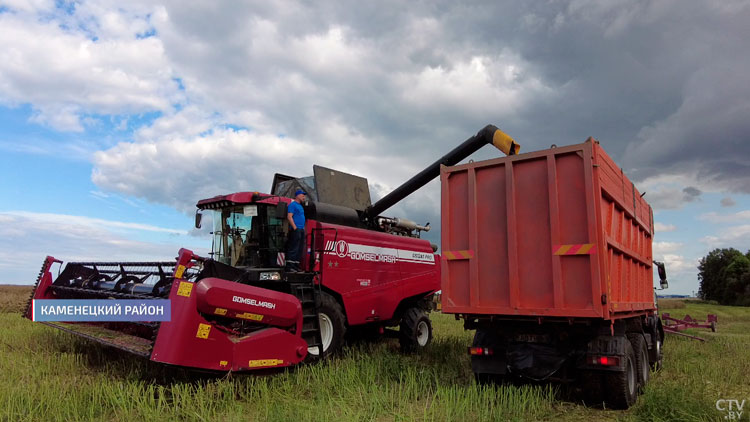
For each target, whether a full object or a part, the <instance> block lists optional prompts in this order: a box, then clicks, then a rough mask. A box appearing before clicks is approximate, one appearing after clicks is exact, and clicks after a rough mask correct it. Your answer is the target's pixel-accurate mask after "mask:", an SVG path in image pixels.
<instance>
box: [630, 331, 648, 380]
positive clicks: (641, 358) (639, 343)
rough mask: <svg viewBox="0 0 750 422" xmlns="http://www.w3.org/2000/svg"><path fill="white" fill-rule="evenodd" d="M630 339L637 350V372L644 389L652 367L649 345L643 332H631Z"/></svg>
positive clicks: (634, 349) (635, 350)
mask: <svg viewBox="0 0 750 422" xmlns="http://www.w3.org/2000/svg"><path fill="white" fill-rule="evenodd" d="M628 340H630V344H631V345H632V347H633V351H634V352H635V366H636V373H637V374H638V385H639V386H640V390H641V391H643V389H644V388H646V384H648V379H649V375H650V374H651V369H650V367H649V364H648V346H647V345H646V339H645V338H643V334H640V333H631V334H628Z"/></svg>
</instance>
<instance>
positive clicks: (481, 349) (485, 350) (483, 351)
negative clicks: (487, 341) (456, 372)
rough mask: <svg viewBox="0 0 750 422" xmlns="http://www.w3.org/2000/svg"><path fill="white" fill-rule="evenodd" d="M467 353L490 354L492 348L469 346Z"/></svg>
mask: <svg viewBox="0 0 750 422" xmlns="http://www.w3.org/2000/svg"><path fill="white" fill-rule="evenodd" d="M469 354H470V355H477V356H478V355H481V356H490V355H492V354H493V350H492V349H491V348H489V347H469Z"/></svg>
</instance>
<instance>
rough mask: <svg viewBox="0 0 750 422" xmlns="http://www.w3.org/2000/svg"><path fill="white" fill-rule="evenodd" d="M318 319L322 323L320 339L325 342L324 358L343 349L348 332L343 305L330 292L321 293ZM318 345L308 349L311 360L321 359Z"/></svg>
mask: <svg viewBox="0 0 750 422" xmlns="http://www.w3.org/2000/svg"><path fill="white" fill-rule="evenodd" d="M318 321H319V324H320V339H321V341H322V343H323V356H322V357H323V358H326V357H328V356H331V355H332V354H334V353H336V352H338V351H339V349H341V346H342V345H343V344H344V334H346V324H345V319H344V313H343V311H342V310H341V305H339V303H338V302H337V301H336V299H334V298H333V296H331V295H329V294H328V293H325V292H323V293H322V294H321V295H320V306H319V307H318ZM319 353H320V352H319V350H318V347H310V348H308V349H307V356H308V358H309V359H311V360H317V359H320V358H321V356H318V355H319Z"/></svg>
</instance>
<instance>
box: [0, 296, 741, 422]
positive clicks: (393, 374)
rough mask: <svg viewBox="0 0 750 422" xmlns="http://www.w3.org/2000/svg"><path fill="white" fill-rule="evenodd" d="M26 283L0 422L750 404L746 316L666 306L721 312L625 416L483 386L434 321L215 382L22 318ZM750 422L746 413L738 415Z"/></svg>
mask: <svg viewBox="0 0 750 422" xmlns="http://www.w3.org/2000/svg"><path fill="white" fill-rule="evenodd" d="M30 291H31V288H30V287H29V286H0V355H2V359H0V373H2V376H1V377H0V419H2V420H4V421H6V420H7V421H37V420H51V421H56V420H59V421H83V420H114V421H132V420H206V421H208V420H229V421H233V420H237V421H239V420H258V421H263V420H281V421H286V420H294V421H306V420H318V421H321V420H322V421H326V420H330V421H334V420H383V421H386V420H435V421H442V420H478V421H482V420H626V421H627V420H644V419H645V420H663V421H667V420H680V421H683V420H687V421H691V420H692V421H704V420H724V416H725V413H722V412H720V411H718V410H717V409H716V401H717V400H720V399H739V400H742V399H746V400H748V401H750V373H748V371H747V369H746V366H745V363H746V362H748V361H750V308H742V307H727V306H719V305H713V304H706V303H699V302H696V301H681V300H680V301H675V300H670V301H663V302H662V303H661V305H662V310H668V311H669V312H670V313H671V314H672V315H673V316H677V317H680V316H683V315H685V314H686V313H688V314H690V315H692V316H694V317H695V316H697V317H701V316H704V315H706V314H707V313H714V314H717V315H718V317H719V326H718V331H717V332H716V333H711V332H705V331H698V330H692V331H688V332H689V333H690V332H692V333H694V334H699V335H700V336H702V337H704V338H707V339H708V341H707V342H705V343H699V342H696V341H693V340H688V339H683V338H678V337H674V336H669V337H667V340H666V342H665V358H664V368H663V369H662V370H661V371H659V372H658V373H655V374H652V381H651V383H649V385H648V386H647V388H646V391H645V392H644V394H643V395H642V396H641V397H640V398H639V400H638V402H637V403H636V405H635V406H634V407H633V408H631V409H630V410H629V411H625V412H622V411H611V410H606V409H597V408H587V407H585V406H583V405H582V404H581V403H578V402H576V401H575V399H573V398H569V395H568V394H566V392H565V391H561V389H560V388H559V387H557V386H554V385H520V386H515V385H503V386H498V387H483V386H479V385H477V384H476V383H475V382H474V379H473V374H472V373H471V368H470V365H469V357H468V355H467V352H466V350H467V346H468V345H469V344H470V343H471V339H472V336H473V332H470V331H464V330H463V327H462V324H461V323H460V322H458V321H455V320H454V319H453V318H452V317H451V316H448V315H441V314H439V313H433V314H432V319H433V324H434V333H435V340H434V342H433V343H432V344H431V345H430V346H429V347H428V348H427V350H425V351H424V352H423V353H421V354H416V355H403V354H401V353H400V352H399V350H398V341H397V340H396V339H393V340H387V341H384V342H374V343H368V342H361V341H360V342H357V341H352V342H350V343H349V345H348V346H347V347H345V349H344V351H343V353H341V354H340V355H339V356H337V357H335V358H333V359H330V360H328V361H326V362H322V363H319V364H313V365H303V366H300V367H297V368H295V369H294V370H289V371H280V372H270V373H267V374H264V375H261V376H258V375H240V376H238V375H228V376H213V375H205V374H196V373H193V372H188V371H183V370H179V369H175V368H166V367H162V366H159V365H155V364H152V363H150V362H148V361H146V360H145V359H140V358H137V357H132V356H130V355H128V354H125V353H121V352H119V351H117V350H113V349H111V348H107V347H103V346H100V345H98V344H95V343H92V342H88V341H86V340H83V339H79V338H75V337H73V336H71V335H68V334H66V333H64V332H61V331H59V330H55V329H52V328H50V327H47V326H45V325H43V324H39V323H34V322H31V321H28V320H26V319H23V318H22V317H21V316H20V314H21V311H22V309H23V307H24V306H25V304H26V300H27V298H28V295H29V294H30ZM743 417H746V415H743Z"/></svg>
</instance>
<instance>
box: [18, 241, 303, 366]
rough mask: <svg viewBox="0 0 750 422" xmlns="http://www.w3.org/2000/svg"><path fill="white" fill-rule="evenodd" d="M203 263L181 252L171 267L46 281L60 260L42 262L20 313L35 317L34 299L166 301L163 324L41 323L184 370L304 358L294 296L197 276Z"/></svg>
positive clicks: (92, 266) (89, 269)
mask: <svg viewBox="0 0 750 422" xmlns="http://www.w3.org/2000/svg"><path fill="white" fill-rule="evenodd" d="M206 262H209V261H207V260H205V259H204V258H201V257H199V256H196V255H194V254H193V253H192V252H191V251H189V250H187V249H181V250H180V253H179V256H178V258H177V260H176V261H174V262H130V263H115V262H100V263H68V264H67V265H66V266H65V268H64V269H63V270H62V272H61V273H60V275H59V276H58V277H57V278H55V279H54V281H53V275H52V271H51V270H52V266H53V265H54V264H56V263H59V264H61V265H62V262H61V261H59V260H56V259H55V258H53V257H47V259H46V260H45V261H44V264H43V266H42V269H41V271H40V274H39V278H38V280H37V286H36V287H35V289H34V292H33V294H32V297H31V299H30V300H29V305H28V307H27V310H26V314H25V316H26V317H27V318H29V319H36V318H35V316H34V315H33V313H34V301H35V300H39V299H58V300H63V299H126V300H127V299H130V300H138V301H142V302H139V303H140V305H141V306H144V307H148V306H149V301H154V300H156V299H169V300H170V306H171V318H170V321H164V322H134V321H115V322H43V323H44V324H47V325H50V326H53V327H55V328H59V329H61V330H64V331H67V332H70V333H72V334H76V335H78V336H81V337H84V338H87V339H89V340H94V341H97V342H99V343H102V344H105V345H107V346H112V347H115V348H118V349H122V350H125V351H127V352H130V353H133V354H136V355H139V356H142V357H145V358H147V359H150V360H152V361H154V362H160V363H165V364H170V365H177V366H184V367H190V368H199V369H206V370H218V371H229V370H232V371H243V370H249V369H259V368H268V367H283V366H290V365H294V364H296V363H299V362H301V361H302V360H303V359H304V358H305V357H306V356H307V349H308V344H307V343H306V341H305V340H304V339H303V338H302V336H301V333H302V306H301V303H300V301H299V300H298V299H297V297H295V296H294V295H291V294H287V293H282V292H277V291H272V290H268V289H262V288H258V287H254V286H250V285H243V284H240V283H235V282H232V281H228V280H223V279H220V278H215V277H205V278H201V277H202V275H205V272H204V271H203V270H204V267H203V266H204V263H206ZM199 280H200V282H198V281H199ZM47 303H49V302H47ZM61 303H62V302H61ZM261 324H262V325H261ZM259 328H262V329H259Z"/></svg>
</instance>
